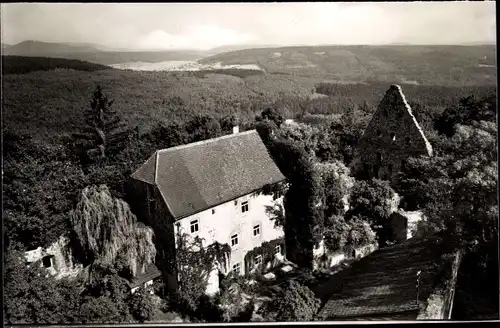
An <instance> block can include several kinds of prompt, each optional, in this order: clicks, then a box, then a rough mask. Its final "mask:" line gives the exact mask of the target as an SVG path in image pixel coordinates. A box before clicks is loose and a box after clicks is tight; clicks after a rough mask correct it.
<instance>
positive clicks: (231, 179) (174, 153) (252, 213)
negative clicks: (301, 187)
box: [132, 129, 285, 293]
mask: <svg viewBox="0 0 500 328" xmlns="http://www.w3.org/2000/svg"><path fill="white" fill-rule="evenodd" d="M284 180H285V177H284V176H283V174H282V173H281V172H280V170H279V169H278V167H277V166H276V164H275V163H274V161H273V160H272V158H271V157H270V155H269V153H268V151H267V149H266V147H265V145H264V143H263V142H262V140H261V138H260V136H259V134H258V133H257V132H256V131H255V130H252V131H246V132H242V133H238V130H237V129H235V130H234V133H233V134H231V135H227V136H223V137H219V138H214V139H209V140H205V141H200V142H195V143H191V144H187V145H182V146H178V147H173V148H168V149H164V150H158V151H156V152H155V153H154V154H153V155H152V156H151V157H150V158H149V159H148V160H147V161H146V162H145V163H144V164H143V165H142V166H141V167H140V168H139V169H138V170H137V171H136V172H135V173H133V174H132V187H133V190H134V191H135V194H136V195H135V201H136V204H135V209H134V211H135V212H136V214H137V216H138V218H139V219H140V220H142V221H144V222H145V223H147V224H148V225H150V226H151V227H152V228H153V229H154V232H155V244H156V248H157V251H158V259H157V262H156V263H157V266H158V267H159V268H160V270H162V272H163V276H164V279H165V280H166V282H167V286H168V287H169V288H170V289H176V288H177V286H178V279H179V276H178V275H177V271H176V270H177V266H176V258H175V256H176V251H175V250H176V248H177V247H178V246H177V242H178V239H179V236H181V235H182V234H187V235H188V236H192V237H194V236H199V237H200V238H202V239H203V240H204V242H203V245H204V246H205V247H206V246H209V245H211V244H213V243H215V242H218V243H220V244H228V245H229V246H230V247H231V255H230V260H229V262H230V263H229V266H228V268H227V271H229V270H232V271H233V272H234V273H235V274H245V273H247V271H249V270H251V269H252V268H253V266H254V265H259V264H260V263H259V258H258V257H257V258H255V259H251V262H252V263H246V262H245V258H246V255H247V253H248V252H249V251H252V250H253V249H255V248H256V247H260V246H261V245H262V243H263V242H270V241H277V240H280V239H283V236H284V233H283V229H282V228H281V227H280V226H276V225H275V221H274V220H273V219H272V215H270V214H269V210H270V209H271V208H273V207H274V206H275V205H276V203H279V202H281V201H282V195H281V193H280V192H279V190H278V191H276V188H274V189H273V186H277V185H280V183H281V182H284ZM266 190H267V191H266ZM270 190H275V191H274V192H270ZM281 245H283V244H281ZM276 253H279V254H284V247H283V246H279V245H276ZM260 261H262V259H260ZM247 262H248V259H247ZM218 270H220V271H221V272H220V273H222V274H227V273H228V272H224V271H225V270H226V269H224V268H222V267H219V268H218ZM208 288H209V289H208V290H207V293H213V292H215V291H217V290H218V274H215V273H214V274H210V277H209V287H208Z"/></svg>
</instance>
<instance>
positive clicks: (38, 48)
mask: <svg viewBox="0 0 500 328" xmlns="http://www.w3.org/2000/svg"><path fill="white" fill-rule="evenodd" d="M98 51H100V50H98V49H96V48H95V47H93V46H90V45H86V44H78V43H74V44H67V43H51V42H41V41H32V40H30V41H23V42H21V43H18V44H14V45H11V46H10V47H8V48H7V49H6V51H5V55H15V56H46V55H61V54H67V53H81V52H84V53H85V52H87V53H88V52H98Z"/></svg>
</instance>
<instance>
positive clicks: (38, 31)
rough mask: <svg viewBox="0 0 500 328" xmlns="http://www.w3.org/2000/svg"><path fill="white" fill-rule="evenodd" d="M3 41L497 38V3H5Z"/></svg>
mask: <svg viewBox="0 0 500 328" xmlns="http://www.w3.org/2000/svg"><path fill="white" fill-rule="evenodd" d="M1 9H2V13H1V18H2V20H1V23H2V26H1V27H2V42H4V43H8V44H14V43H18V42H21V41H24V40H38V41H46V42H91V43H98V44H102V45H106V46H110V47H128V48H144V49H152V48H155V49H176V48H198V49H208V48H211V47H216V46H220V45H225V44H253V45H259V44H260V45H296V44H301V45H315V44H384V43H396V42H397V43H402V42H404V43H416V44H458V43H466V42H495V40H496V37H495V32H496V19H495V13H496V11H495V3H494V2H489V1H482V2H433V3H428V2H427V3H426V2H413V3H397V2H394V3H389V2H387V3H354V2H353V3H204V4H196V3H183V4H176V3H164V4H161V3H155V4H131V3H129V4H99V3H86V4H68V3H60V4H50V3H44V4H33V3H31V4H2V5H1Z"/></svg>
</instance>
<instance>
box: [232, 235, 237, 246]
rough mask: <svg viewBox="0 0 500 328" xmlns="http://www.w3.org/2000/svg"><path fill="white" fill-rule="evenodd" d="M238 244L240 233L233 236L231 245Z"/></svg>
mask: <svg viewBox="0 0 500 328" xmlns="http://www.w3.org/2000/svg"><path fill="white" fill-rule="evenodd" d="M236 245H238V234H236V235H232V236H231V247H232V246H236Z"/></svg>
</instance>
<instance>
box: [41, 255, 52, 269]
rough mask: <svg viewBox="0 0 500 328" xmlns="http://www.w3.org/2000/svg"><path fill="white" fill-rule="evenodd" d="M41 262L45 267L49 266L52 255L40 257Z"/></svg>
mask: <svg viewBox="0 0 500 328" xmlns="http://www.w3.org/2000/svg"><path fill="white" fill-rule="evenodd" d="M42 264H43V266H44V267H46V268H50V267H51V266H52V256H50V255H49V256H44V257H43V259H42Z"/></svg>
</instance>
